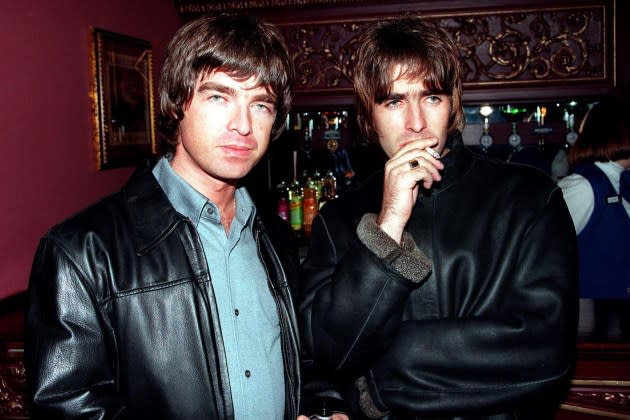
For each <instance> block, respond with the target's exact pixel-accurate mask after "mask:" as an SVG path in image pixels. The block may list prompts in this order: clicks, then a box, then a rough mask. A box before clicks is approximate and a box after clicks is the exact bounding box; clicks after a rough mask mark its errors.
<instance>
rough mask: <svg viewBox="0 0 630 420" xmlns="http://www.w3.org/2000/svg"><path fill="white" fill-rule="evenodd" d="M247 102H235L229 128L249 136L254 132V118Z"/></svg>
mask: <svg viewBox="0 0 630 420" xmlns="http://www.w3.org/2000/svg"><path fill="white" fill-rule="evenodd" d="M249 111H250V110H249V106H248V105H247V104H241V103H235V104H234V108H233V109H232V112H231V115H230V121H229V127H228V128H229V129H230V130H234V131H236V132H237V133H239V134H240V135H242V136H247V135H249V134H251V132H252V120H251V115H250V112H249Z"/></svg>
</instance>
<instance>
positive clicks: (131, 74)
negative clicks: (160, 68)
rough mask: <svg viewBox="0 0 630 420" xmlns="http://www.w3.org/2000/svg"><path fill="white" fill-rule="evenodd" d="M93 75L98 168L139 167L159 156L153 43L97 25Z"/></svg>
mask: <svg viewBox="0 0 630 420" xmlns="http://www.w3.org/2000/svg"><path fill="white" fill-rule="evenodd" d="M90 73H91V82H90V99H91V102H92V120H93V124H92V125H93V137H94V138H93V142H94V151H95V156H96V169H97V170H102V169H110V168H119V167H124V166H134V165H138V164H140V163H142V162H144V161H145V160H146V159H148V158H151V157H152V156H154V155H155V153H156V148H157V146H156V135H155V117H154V112H153V54H152V51H151V44H150V43H149V42H148V41H144V40H141V39H137V38H133V37H130V36H126V35H121V34H117V33H113V32H109V31H105V30H102V29H98V28H93V27H91V28H90Z"/></svg>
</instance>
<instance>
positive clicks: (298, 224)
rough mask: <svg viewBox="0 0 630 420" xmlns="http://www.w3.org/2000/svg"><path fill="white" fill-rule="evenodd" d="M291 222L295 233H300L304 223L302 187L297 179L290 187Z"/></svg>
mask: <svg viewBox="0 0 630 420" xmlns="http://www.w3.org/2000/svg"><path fill="white" fill-rule="evenodd" d="M289 223H290V224H291V230H293V232H294V233H300V232H301V230H302V224H303V223H304V213H303V209H302V187H301V185H300V183H299V181H298V180H297V179H296V180H294V181H293V183H292V184H291V187H290V188H289Z"/></svg>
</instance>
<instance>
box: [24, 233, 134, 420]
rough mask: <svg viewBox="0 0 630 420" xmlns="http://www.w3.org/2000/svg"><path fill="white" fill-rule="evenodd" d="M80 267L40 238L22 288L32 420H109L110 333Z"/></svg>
mask: <svg viewBox="0 0 630 420" xmlns="http://www.w3.org/2000/svg"><path fill="white" fill-rule="evenodd" d="M85 280H86V277H85V276H84V274H83V272H82V267H81V266H80V265H79V264H77V262H76V261H73V259H72V258H71V257H70V256H69V255H68V253H67V252H66V251H65V250H64V249H62V248H61V247H60V246H59V245H58V244H56V243H55V242H54V240H52V239H50V238H44V239H43V240H42V241H41V243H40V246H39V248H38V250H37V253H36V255H35V259H34V262H33V267H32V271H31V276H30V282H29V289H28V297H29V303H28V309H27V312H26V320H25V321H26V328H25V330H26V343H25V363H26V373H27V381H28V385H29V388H30V389H29V391H30V397H31V407H30V408H31V414H32V418H33V419H38V418H39V419H51V418H79V417H89V418H91V419H106V418H114V417H117V416H118V415H120V414H121V413H122V411H123V402H122V401H121V400H120V398H119V397H118V395H117V392H116V391H117V389H116V381H115V369H116V361H115V360H114V357H113V351H112V345H113V343H112V341H113V339H112V338H111V335H110V334H109V333H107V332H106V330H107V329H108V327H107V326H106V322H105V321H104V317H103V316H102V313H101V309H100V303H99V302H97V300H96V297H95V296H94V294H93V293H92V291H91V290H90V288H89V287H88V286H87V283H86V281H85Z"/></svg>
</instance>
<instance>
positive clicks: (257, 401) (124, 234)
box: [26, 14, 300, 420]
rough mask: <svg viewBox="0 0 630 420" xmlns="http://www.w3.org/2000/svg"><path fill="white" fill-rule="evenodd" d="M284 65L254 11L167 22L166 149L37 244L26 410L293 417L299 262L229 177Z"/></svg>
mask: <svg viewBox="0 0 630 420" xmlns="http://www.w3.org/2000/svg"><path fill="white" fill-rule="evenodd" d="M292 80H293V68H292V63H291V60H290V57H289V55H288V52H287V49H286V46H285V43H284V41H283V39H282V36H281V35H280V33H279V31H278V30H277V28H275V27H274V26H271V25H269V24H266V23H263V22H260V21H258V20H256V19H254V18H250V17H245V16H238V15H232V14H221V15H216V16H210V17H205V18H202V19H199V20H196V21H193V22H190V23H189V24H187V25H185V26H183V27H182V28H181V29H180V30H179V31H178V32H177V33H176V34H175V36H174V38H173V39H172V41H171V43H170V45H169V47H168V52H167V57H166V60H165V63H164V67H163V70H162V79H161V85H160V99H161V107H160V112H161V115H160V117H161V119H162V122H163V123H164V129H165V133H166V134H167V135H168V136H170V140H171V146H174V154H169V155H167V156H165V157H163V158H162V159H160V160H159V161H158V162H157V164H156V165H155V167H154V168H152V169H151V170H149V169H145V170H139V171H138V172H136V173H135V174H134V175H133V177H132V178H131V180H130V181H129V182H128V183H127V184H126V185H125V186H124V187H123V189H122V190H121V191H120V192H118V193H115V194H113V195H111V196H110V197H108V198H105V199H104V200H103V201H101V202H99V203H97V204H95V205H93V206H90V207H89V208H87V209H85V210H83V211H81V212H80V213H79V214H77V215H75V216H73V217H72V218H70V219H69V220H66V221H65V222H63V223H61V224H59V225H57V226H55V227H53V228H52V229H51V230H50V231H49V232H48V233H47V234H46V235H45V236H44V238H43V239H42V241H41V243H40V246H39V249H38V251H37V254H36V257H35V261H34V263H33V268H32V273H31V278H30V284H29V307H28V310H27V314H26V362H27V378H28V383H29V386H30V390H31V396H32V401H31V402H32V405H31V409H32V415H33V418H42V419H53V418H99V419H104V418H116V419H168V420H174V419H191V420H192V419H194V420H197V419H253V418H257V419H258V418H260V419H282V418H284V419H290V420H294V419H296V417H297V413H298V404H299V387H300V374H299V357H298V356H299V355H298V336H297V329H296V322H295V316H294V312H293V305H292V301H291V296H290V294H289V278H288V276H289V275H290V273H291V272H295V271H296V267H295V268H293V269H292V268H291V258H290V257H289V256H287V257H283V255H284V252H282V251H283V245H282V243H280V242H276V243H273V242H274V238H273V237H272V236H271V235H270V234H269V231H268V228H269V226H270V225H269V224H267V223H265V222H264V221H263V220H261V217H260V215H259V214H258V213H257V211H256V208H255V206H254V204H253V202H252V200H251V198H250V196H249V194H248V193H247V191H246V190H245V189H244V188H243V187H241V186H240V185H239V181H240V180H241V179H242V178H243V177H244V176H245V175H246V174H247V173H248V172H249V171H250V170H251V169H252V167H253V166H254V165H255V164H256V163H257V162H258V161H259V160H260V158H261V157H262V156H263V154H264V153H265V151H266V149H267V146H268V144H269V141H270V140H271V139H273V138H275V137H277V136H278V135H279V134H280V132H281V131H282V128H283V127H284V123H285V118H286V115H287V112H288V110H289V106H290V101H291V94H290V87H291V82H292ZM281 263H283V264H284V267H283V266H282V264H281Z"/></svg>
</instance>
